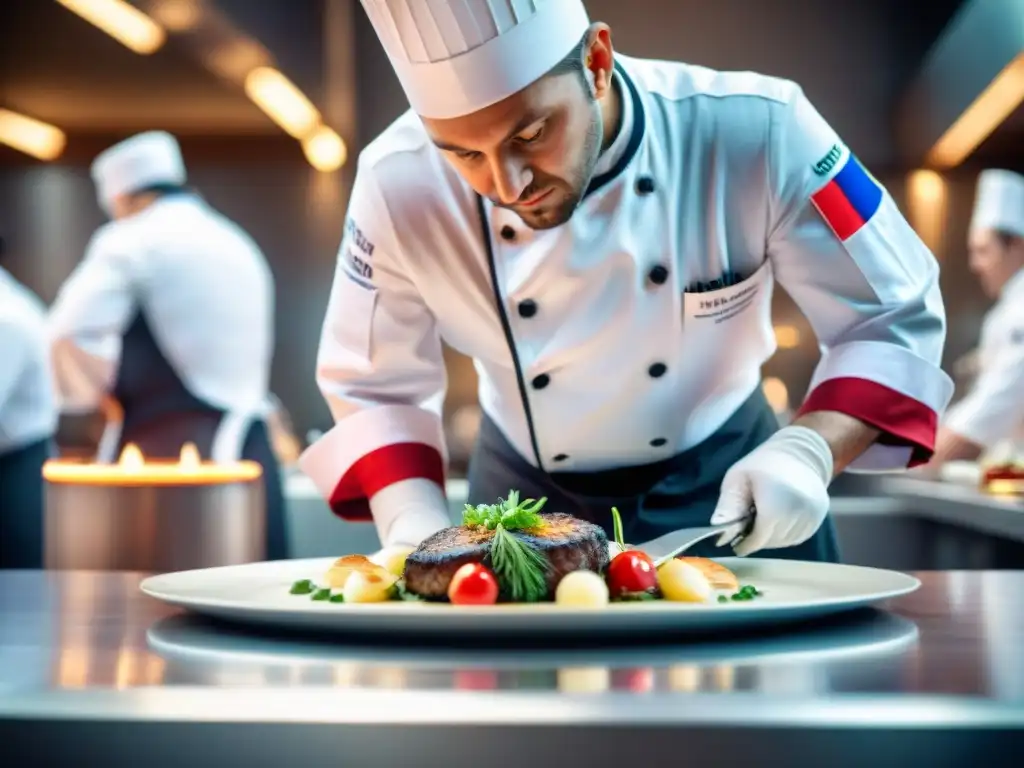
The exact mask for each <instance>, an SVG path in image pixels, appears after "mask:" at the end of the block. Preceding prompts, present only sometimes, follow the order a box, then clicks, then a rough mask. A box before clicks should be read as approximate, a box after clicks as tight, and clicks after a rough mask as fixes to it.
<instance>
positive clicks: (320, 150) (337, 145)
mask: <svg viewBox="0 0 1024 768" xmlns="http://www.w3.org/2000/svg"><path fill="white" fill-rule="evenodd" d="M302 151H303V152H305V153H306V159H307V160H308V161H309V164H310V165H312V166H313V167H314V168H316V169H317V170H318V171H323V172H324V173H329V172H330V171H336V170H338V169H339V168H341V166H343V165H344V164H345V160H347V159H348V150H347V149H346V147H345V142H344V141H343V140H342V138H341V136H339V135H338V134H336V133H335V132H334V131H332V130H331V129H330V128H328V127H327V126H326V125H321V126H320V127H319V128H317V129H316V131H315V132H314V133H313V134H311V135H310V136H308V137H306V138H305V139H303V140H302Z"/></svg>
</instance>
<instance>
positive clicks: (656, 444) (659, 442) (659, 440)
mask: <svg viewBox="0 0 1024 768" xmlns="http://www.w3.org/2000/svg"><path fill="white" fill-rule="evenodd" d="M667 442H668V440H666V439H665V438H664V437H656V438H654V439H653V440H651V447H652V448H661V446H663V445H664V444H665V443H667Z"/></svg>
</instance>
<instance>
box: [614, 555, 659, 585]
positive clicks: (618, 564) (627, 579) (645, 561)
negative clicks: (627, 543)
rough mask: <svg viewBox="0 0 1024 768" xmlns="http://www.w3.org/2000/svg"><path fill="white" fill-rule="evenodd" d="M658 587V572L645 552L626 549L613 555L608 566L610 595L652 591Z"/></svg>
mask: <svg viewBox="0 0 1024 768" xmlns="http://www.w3.org/2000/svg"><path fill="white" fill-rule="evenodd" d="M657 588H658V572H657V571H656V570H655V568H654V563H653V562H652V561H651V558H649V557H648V556H647V555H646V554H644V553H643V552H640V551H639V550H636V549H627V550H626V551H625V552H621V553H619V554H618V555H616V556H615V559H614V560H612V562H611V564H610V565H609V566H608V590H609V591H610V592H611V593H612V597H620V596H622V595H623V594H625V593H627V592H634V593H636V592H653V591H654V590H656V589H657Z"/></svg>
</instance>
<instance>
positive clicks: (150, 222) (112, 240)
mask: <svg viewBox="0 0 1024 768" xmlns="http://www.w3.org/2000/svg"><path fill="white" fill-rule="evenodd" d="M92 176H93V180H94V182H95V184H96V188H97V194H98V197H99V202H100V205H101V206H102V207H103V209H104V210H105V211H106V212H107V213H108V215H110V216H111V217H112V218H113V219H114V220H113V221H111V222H110V223H108V224H106V225H104V226H103V227H101V228H100V229H99V230H98V231H97V232H96V233H95V235H94V236H93V237H92V239H91V240H90V242H89V244H88V247H87V249H86V253H85V257H84V258H83V260H82V262H81V263H80V264H79V265H78V266H77V267H76V269H75V270H74V272H73V273H72V275H71V276H70V277H69V278H68V280H67V281H66V282H65V284H64V285H63V286H62V287H61V290H60V293H59V295H58V296H57V299H56V301H55V302H54V304H53V306H52V308H51V311H50V318H49V324H50V328H49V330H50V336H51V343H52V354H53V363H54V371H55V376H56V380H57V383H58V387H59V394H60V397H61V406H62V408H63V409H64V410H65V411H68V412H75V411H90V410H93V409H96V408H100V407H103V405H104V403H106V402H109V401H113V403H114V407H113V408H112V409H108V412H109V411H110V410H113V411H115V412H117V411H121V412H123V416H122V417H121V418H115V419H112V420H111V421H110V422H109V423H108V429H107V431H106V433H105V434H104V438H103V441H102V442H101V446H100V456H99V457H98V458H99V460H100V461H110V460H113V459H116V457H117V456H118V454H119V453H120V451H121V449H122V448H123V446H124V445H126V444H127V443H129V442H131V443H134V444H136V445H138V446H139V447H140V448H141V449H142V452H143V454H144V455H147V456H153V457H162V458H174V457H177V456H178V455H179V452H180V450H181V446H182V444H183V443H185V442H193V443H195V444H196V446H197V447H198V448H199V450H200V453H201V454H202V455H203V456H204V457H206V458H212V459H213V460H215V461H233V460H237V459H238V458H241V457H244V458H250V459H253V460H255V461H258V462H259V463H260V464H261V465H263V468H264V482H265V483H266V484H267V508H268V509H267V514H268V548H269V550H270V557H271V559H274V558H282V557H285V554H286V553H285V550H284V523H283V514H284V512H283V506H284V501H283V493H282V492H281V490H280V479H279V478H278V476H277V475H278V465H277V461H276V460H275V459H274V455H273V451H272V450H271V447H270V441H269V438H268V437H267V430H266V424H265V422H264V418H265V414H266V410H267V407H268V394H269V393H268V384H269V378H270V366H271V361H272V356H273V339H274V335H273V323H274V280H273V275H272V274H271V272H270V268H269V266H268V265H267V262H266V259H265V258H264V256H263V253H262V252H261V251H260V249H259V247H258V245H257V244H256V243H255V242H254V241H253V239H252V238H251V237H250V236H249V235H248V234H247V233H246V232H245V231H243V230H242V229H241V228H240V227H239V226H238V225H237V224H235V223H234V222H232V221H230V220H229V219H227V218H226V217H224V216H223V215H221V214H220V213H218V212H217V211H215V210H214V209H213V208H211V207H210V206H209V205H208V204H207V203H206V202H205V201H204V200H203V199H202V198H201V197H199V195H198V194H196V193H195V192H193V191H191V190H189V189H187V188H186V187H185V186H184V185H185V183H186V169H185V164H184V161H183V159H182V155H181V150H180V148H179V146H178V142H177V141H176V140H175V138H174V137H173V136H171V135H170V134H168V133H165V132H162V131H152V132H147V133H142V134H138V135H136V136H133V137H131V138H129V139H126V140H125V141H123V142H121V143H119V144H117V145H115V146H113V147H111V148H110V149H108V150H106V151H105V152H103V153H102V154H101V155H100V156H99V157H97V158H96V160H95V161H94V163H93V165H92Z"/></svg>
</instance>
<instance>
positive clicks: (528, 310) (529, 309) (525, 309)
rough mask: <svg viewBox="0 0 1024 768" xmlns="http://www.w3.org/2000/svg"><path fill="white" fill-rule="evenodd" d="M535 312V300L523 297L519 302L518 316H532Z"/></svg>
mask: <svg viewBox="0 0 1024 768" xmlns="http://www.w3.org/2000/svg"><path fill="white" fill-rule="evenodd" d="M536 314H537V302H536V301H534V300H533V299H525V300H524V301H522V302H520V303H519V316H520V317H533V316H534V315H536Z"/></svg>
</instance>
